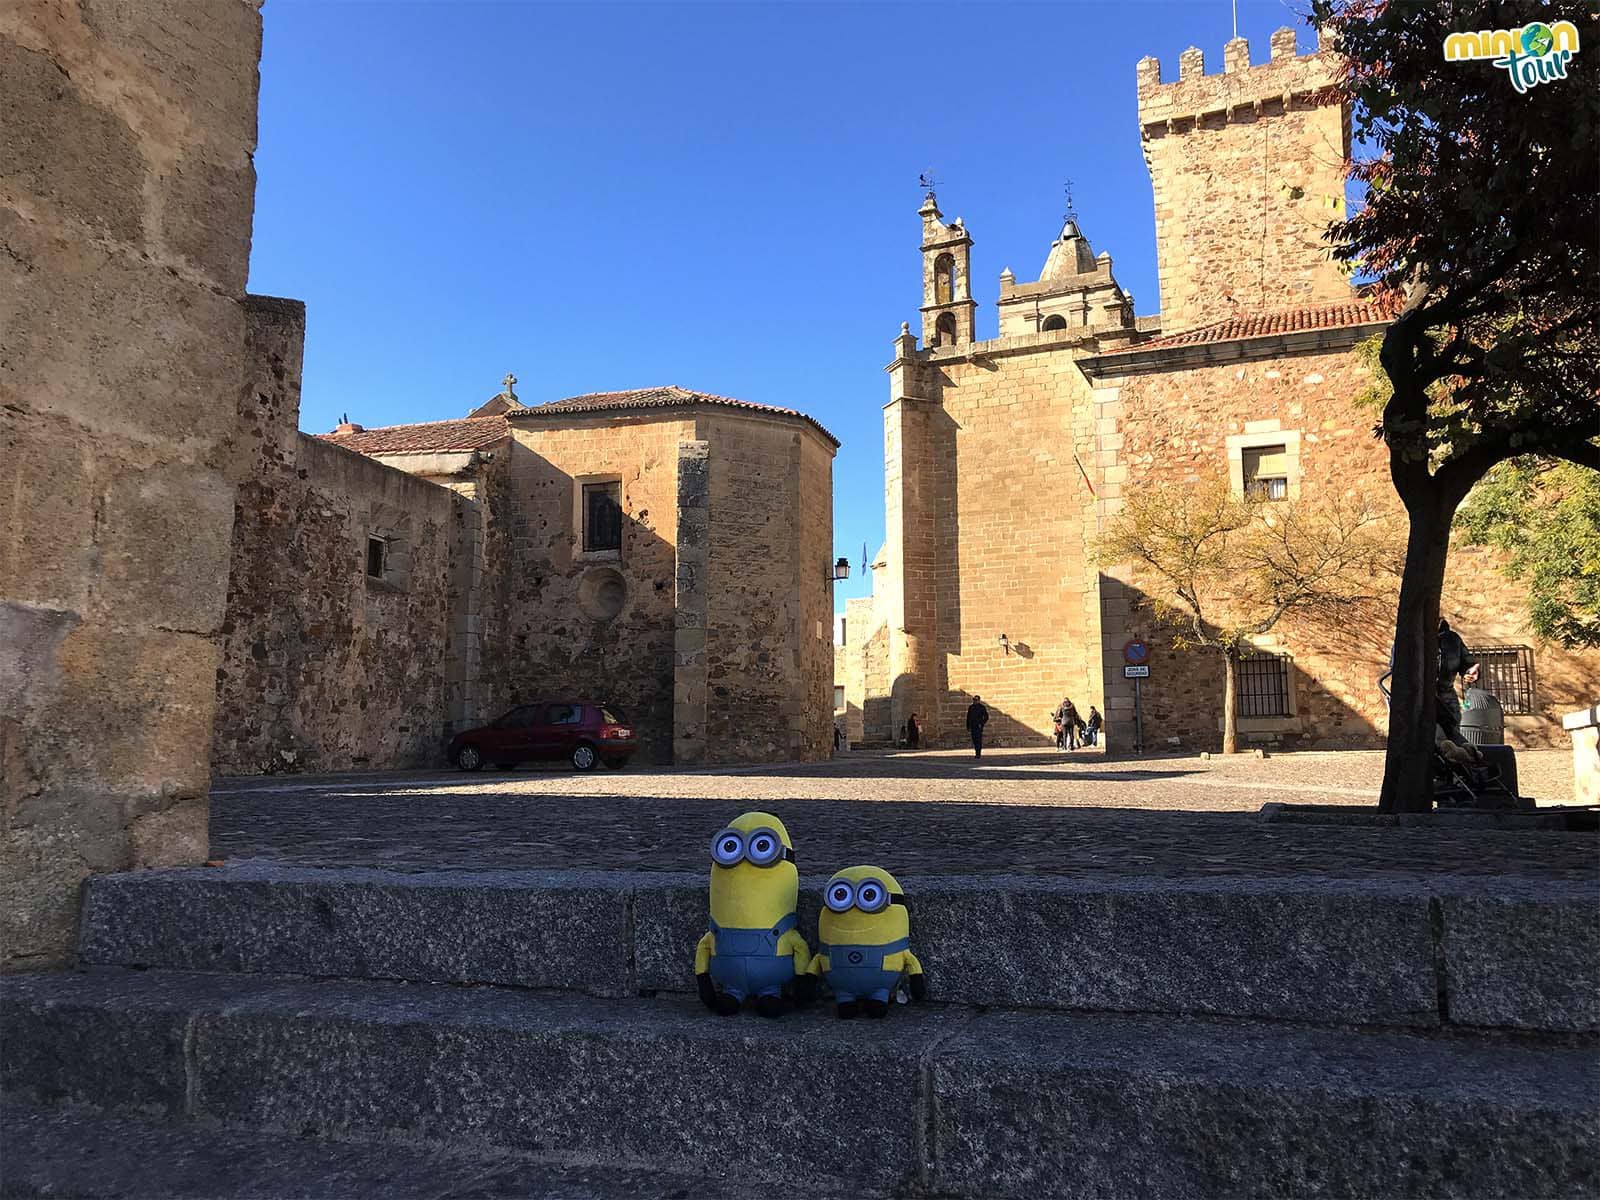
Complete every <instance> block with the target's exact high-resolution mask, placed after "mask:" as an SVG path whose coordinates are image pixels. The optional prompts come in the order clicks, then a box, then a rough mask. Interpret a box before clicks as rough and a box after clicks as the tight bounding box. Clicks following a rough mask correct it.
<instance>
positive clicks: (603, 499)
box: [583, 481, 622, 551]
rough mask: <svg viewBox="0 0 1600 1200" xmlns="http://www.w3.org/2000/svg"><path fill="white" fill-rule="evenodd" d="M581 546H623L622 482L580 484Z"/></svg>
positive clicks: (617, 547)
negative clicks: (581, 489) (581, 498)
mask: <svg viewBox="0 0 1600 1200" xmlns="http://www.w3.org/2000/svg"><path fill="white" fill-rule="evenodd" d="M583 548H584V550H586V551H588V550H620V549H622V484H620V483H618V482H615V481H613V482H611V483H586V484H584V485H583Z"/></svg>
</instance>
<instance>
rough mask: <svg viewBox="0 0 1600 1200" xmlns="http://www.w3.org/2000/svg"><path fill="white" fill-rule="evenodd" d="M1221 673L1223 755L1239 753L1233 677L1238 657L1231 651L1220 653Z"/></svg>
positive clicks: (1237, 716) (1237, 719)
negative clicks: (1222, 681)
mask: <svg viewBox="0 0 1600 1200" xmlns="http://www.w3.org/2000/svg"><path fill="white" fill-rule="evenodd" d="M1222 661H1223V664H1224V666H1223V672H1222V678H1223V680H1224V683H1223V692H1222V752H1223V753H1224V754H1237V753H1239V714H1238V711H1237V709H1238V701H1237V700H1236V698H1235V693H1234V688H1235V680H1234V675H1235V674H1236V673H1237V671H1238V669H1239V656H1238V655H1237V654H1235V653H1234V652H1233V651H1232V650H1224V651H1223V652H1222Z"/></svg>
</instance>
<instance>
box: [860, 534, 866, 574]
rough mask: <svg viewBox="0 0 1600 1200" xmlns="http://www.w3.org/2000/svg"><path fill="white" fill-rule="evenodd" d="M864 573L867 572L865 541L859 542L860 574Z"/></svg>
mask: <svg viewBox="0 0 1600 1200" xmlns="http://www.w3.org/2000/svg"><path fill="white" fill-rule="evenodd" d="M866 573H867V544H866V543H865V542H862V543H861V574H862V575H865V574H866Z"/></svg>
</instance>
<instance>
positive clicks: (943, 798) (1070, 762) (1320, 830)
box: [211, 750, 1595, 879]
mask: <svg viewBox="0 0 1600 1200" xmlns="http://www.w3.org/2000/svg"><path fill="white" fill-rule="evenodd" d="M1518 762H1519V767H1520V769H1521V773H1522V774H1521V778H1522V790H1523V792H1524V793H1526V794H1533V795H1537V796H1538V797H1539V798H1540V800H1541V802H1543V803H1546V804H1554V803H1564V802H1570V799H1571V760H1570V756H1567V755H1564V754H1562V753H1561V752H1559V751H1536V752H1529V753H1526V754H1524V755H1522V756H1520V757H1519V759H1518ZM1382 766H1383V760H1382V755H1381V753H1379V752H1339V753H1305V754H1294V755H1283V756H1279V757H1271V758H1266V759H1257V758H1254V757H1248V756H1247V757H1240V758H1232V759H1227V760H1220V759H1211V760H1202V759H1200V758H1198V757H1171V758H1153V759H1141V760H1136V761H1114V760H1108V759H1106V758H1104V757H1103V756H1101V755H1100V754H1099V753H1098V752H1078V753H1076V754H1056V753H1050V752H1039V751H1022V750H997V751H991V752H989V753H987V754H986V755H985V757H984V759H983V760H982V762H981V763H976V762H974V761H973V759H972V757H971V755H970V754H962V753H956V752H949V751H943V752H925V753H916V754H872V755H867V754H857V755H846V756H843V757H840V758H836V759H834V760H832V761H830V762H825V763H811V764H783V765H777V766H762V767H731V768H723V769H719V770H695V771H688V770H671V769H661V768H650V767H637V768H629V769H627V770H624V771H616V772H613V771H599V772H595V773H592V774H587V775H580V774H576V773H574V772H572V771H571V770H568V769H558V768H545V767H537V766H536V767H523V768H521V769H519V770H517V771H515V772H482V773H478V774H472V775H465V774H461V773H458V772H423V773H409V774H399V773H382V774H351V775H340V776H315V777H313V776H274V777H261V778H252V779H230V780H224V781H221V782H220V783H219V785H218V786H217V788H216V790H215V792H214V793H213V800H212V831H211V838H212V854H213V856H214V857H216V858H219V859H226V860H228V861H229V862H230V863H240V862H247V861H260V862H277V863H295V864H302V865H309V866H341V867H342V866H375V867H388V868H391V869H405V870H423V869H456V870H463V869H464V870H498V869H548V868H572V867H599V868H615V869H629V870H642V871H683V870H699V869H700V868H701V866H702V865H703V863H704V861H705V857H706V843H707V840H708V839H709V837H710V835H711V834H712V833H713V832H715V830H716V829H717V827H718V826H719V825H720V824H721V823H722V822H724V821H726V820H728V819H729V818H730V817H732V816H734V815H736V814H737V813H738V812H740V811H742V810H744V809H747V808H752V807H763V808H769V809H771V810H773V811H776V812H777V813H778V814H779V815H780V816H781V817H782V818H783V819H784V821H785V822H786V823H787V824H788V826H789V828H790V831H791V833H792V834H793V836H794V839H795V844H796V848H797V851H798V855H799V861H800V864H801V870H802V872H805V873H808V874H809V873H812V872H813V871H825V870H829V869H832V868H833V867H836V866H841V865H844V864H846V863H849V862H863V861H866V862H871V861H876V862H880V863H881V864H883V865H884V866H887V867H890V868H891V869H894V870H896V871H897V872H908V873H917V872H921V873H925V874H926V873H939V874H976V875H1006V874H1028V875H1058V876H1072V877H1095V876H1102V875H1105V876H1133V875H1144V876H1153V877H1160V878H1169V879H1170V878H1191V879H1204V878H1213V877H1226V876H1232V877H1261V878H1283V877H1288V876H1295V877H1319V876H1321V877H1332V878H1383V879H1405V878H1436V877H1438V876H1440V875H1473V876H1480V877H1481V876H1487V875H1496V876H1505V875H1510V876H1517V877H1528V878H1545V879H1549V878H1592V877H1593V876H1594V874H1595V856H1594V838H1593V837H1592V836H1575V835H1569V834H1561V833H1554V832H1549V831H1536V830H1528V831H1509V830H1488V829H1442V828H1394V827H1345V826H1330V825H1292V824H1276V823H1265V822H1263V821H1261V820H1260V819H1259V817H1258V812H1259V810H1260V808H1261V805H1262V804H1264V803H1267V802H1282V803H1290V804H1339V805H1349V806H1371V805H1373V804H1375V803H1376V799H1377V795H1378V783H1379V779H1380V777H1381V773H1382Z"/></svg>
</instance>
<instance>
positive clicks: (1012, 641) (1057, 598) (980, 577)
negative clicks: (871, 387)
mask: <svg viewBox="0 0 1600 1200" xmlns="http://www.w3.org/2000/svg"><path fill="white" fill-rule="evenodd" d="M1057 345H1058V340H1057V338H1056V337H1053V336H1052V335H1044V336H1031V335H1030V336H1024V337H1018V338H1004V339H997V340H995V341H991V342H982V343H978V344H977V345H975V346H973V347H970V348H965V347H964V348H958V349H956V350H934V351H932V352H928V353H927V354H926V356H925V358H924V359H923V365H922V368H921V371H920V373H919V378H918V380H917V382H916V383H914V384H911V385H910V386H913V387H916V388H917V389H919V390H920V391H921V392H922V393H923V395H924V397H925V398H926V400H927V401H933V402H936V404H928V403H918V402H916V401H911V402H905V401H902V402H900V403H897V404H892V405H891V406H890V407H891V410H893V409H897V408H903V407H909V406H911V405H915V406H917V407H918V408H920V409H921V410H922V411H921V412H920V414H919V417H918V419H917V420H916V421H915V422H914V423H913V422H910V421H908V420H907V419H906V418H905V417H904V416H897V415H896V414H894V413H891V414H890V419H893V420H896V421H897V423H898V425H899V428H898V430H897V435H898V436H897V438H896V440H897V441H898V442H899V443H900V455H901V457H900V462H899V465H898V470H896V471H892V472H891V474H892V475H896V476H898V477H899V490H900V493H901V495H902V497H905V498H912V497H914V498H915V501H914V507H916V508H918V509H920V510H921V511H922V512H923V514H924V515H923V517H922V519H921V520H920V522H917V523H915V524H914V523H912V522H911V521H909V520H908V521H907V523H906V526H905V532H904V533H903V534H902V538H903V542H904V547H905V549H904V555H905V560H904V565H903V566H899V567H898V575H899V580H900V582H899V584H898V586H899V587H900V588H902V589H903V590H904V593H905V600H904V605H905V612H906V614H907V618H908V619H907V623H906V625H905V626H904V628H906V629H907V630H908V631H913V630H914V631H916V632H917V633H918V634H919V636H920V638H921V639H923V640H925V641H928V642H930V647H929V648H930V649H931V651H932V653H931V654H930V653H927V652H926V651H924V652H923V653H921V654H920V655H919V656H918V662H919V663H920V666H919V668H918V669H919V670H920V671H925V672H926V673H927V678H928V679H929V680H930V681H931V682H932V684H933V686H931V687H919V688H916V689H914V690H913V689H909V688H907V689H904V690H905V691H906V692H907V695H906V698H905V699H904V701H903V702H900V701H897V702H896V703H895V705H894V706H893V716H892V724H893V728H895V729H899V728H900V727H902V726H903V725H904V722H905V718H906V717H907V716H908V715H909V714H910V712H912V711H915V712H917V713H918V715H919V716H920V717H922V725H923V730H924V735H925V737H926V738H927V739H928V740H929V741H931V742H933V743H935V744H946V745H948V744H953V743H958V742H960V741H961V740H963V739H964V738H965V736H966V735H965V712H966V708H967V705H968V704H969V703H970V702H971V700H972V697H973V696H975V695H981V696H982V697H983V700H984V703H985V704H986V705H988V707H989V711H990V724H989V727H988V735H989V737H990V739H991V741H992V742H993V743H994V744H997V745H1004V744H1023V745H1027V744H1041V743H1044V742H1046V741H1048V739H1049V737H1050V732H1051V727H1052V726H1051V720H1050V714H1051V713H1052V712H1053V711H1054V710H1055V708H1056V706H1057V705H1058V704H1059V703H1060V702H1061V698H1062V696H1064V695H1070V696H1071V697H1072V698H1073V700H1074V701H1075V702H1076V703H1077V704H1078V705H1079V707H1080V708H1081V709H1082V710H1083V711H1087V710H1088V706H1089V705H1090V704H1098V703H1099V702H1100V699H1101V695H1100V682H1101V680H1100V670H1099V658H1098V654H1097V649H1098V645H1099V635H1098V626H1099V598H1098V593H1097V591H1096V587H1095V581H1094V574H1093V571H1092V568H1091V565H1090V563H1089V556H1088V546H1089V544H1090V542H1091V541H1092V539H1093V537H1094V535H1095V523H1094V522H1095V508H1094V501H1093V497H1092V496H1091V494H1090V491H1089V485H1088V484H1087V483H1086V482H1085V479H1084V474H1083V471H1080V468H1079V462H1082V463H1083V464H1084V470H1086V471H1089V472H1094V471H1095V470H1096V464H1095V459H1094V437H1093V409H1092V404H1091V400H1090V389H1089V387H1088V385H1087V383H1086V382H1085V380H1084V377H1083V375H1082V373H1081V372H1080V371H1079V370H1078V368H1077V366H1076V363H1075V353H1074V351H1073V350H1072V349H1071V348H1070V347H1067V348H1057ZM1075 455H1076V456H1077V457H1076V459H1075V457H1074V456H1075ZM907 480H909V481H910V482H906V481H907ZM900 507H901V510H902V512H904V511H906V509H907V508H908V507H911V505H908V504H907V500H906V499H902V501H901V506H900ZM893 541H894V538H893V535H892V534H891V543H892V542H893ZM896 569H897V564H896V563H894V561H893V550H892V549H891V564H890V571H891V573H895V572H896ZM914 612H921V613H924V614H928V613H931V614H932V616H931V620H930V619H929V618H928V617H926V616H924V617H923V618H922V620H921V621H920V622H918V623H916V624H914V623H912V622H911V620H910V616H911V614H912V613H914ZM890 625H891V629H892V628H893V626H894V622H893V620H891V621H890ZM1002 633H1003V634H1005V635H1006V638H1007V640H1008V643H1009V646H1010V649H1009V651H1008V650H1007V649H1005V648H1003V647H1002V646H1001V644H1000V640H999V639H1000V635H1001V634H1002ZM890 636H891V637H893V636H894V634H893V633H891V635H890ZM908 657H910V656H909V655H908ZM897 674H898V672H897ZM898 683H899V681H898V680H896V681H895V685H898Z"/></svg>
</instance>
